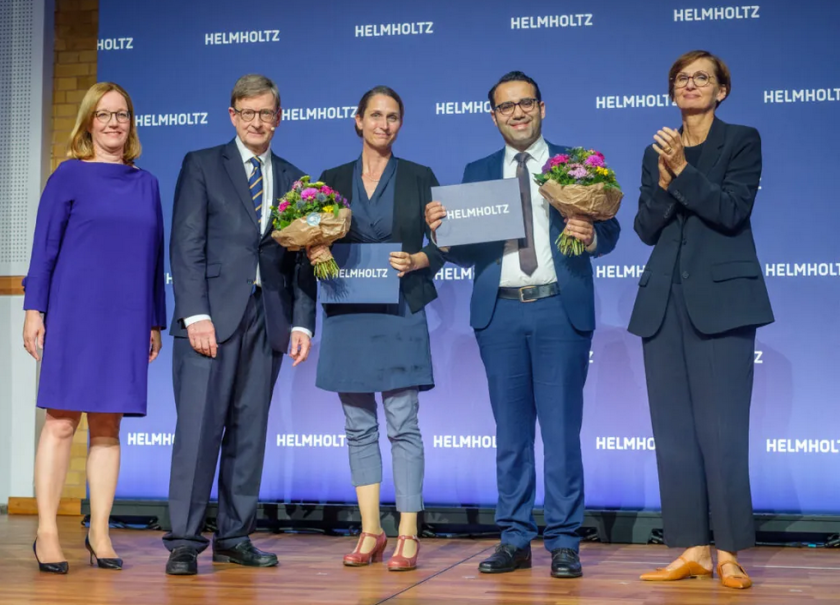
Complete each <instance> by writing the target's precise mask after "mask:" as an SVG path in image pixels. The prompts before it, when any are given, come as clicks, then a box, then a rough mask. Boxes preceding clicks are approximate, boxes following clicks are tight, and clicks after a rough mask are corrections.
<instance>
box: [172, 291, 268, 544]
mask: <svg viewBox="0 0 840 605" xmlns="http://www.w3.org/2000/svg"><path fill="white" fill-rule="evenodd" d="M281 360H282V354H280V353H277V352H275V351H273V350H272V349H271V346H270V345H269V344H268V335H267V333H266V328H265V312H264V309H263V304H262V295H261V293H260V290H259V288H258V289H257V291H256V292H255V293H254V294H253V295H252V296H251V298H250V300H249V301H248V306H247V308H246V310H245V314H244V316H243V317H242V322H241V323H240V325H239V326H238V327H237V329H236V331H235V332H234V334H233V336H231V338H230V339H228V340H226V341H225V342H224V343H222V344H220V345H219V348H218V352H217V355H216V358H215V359H211V358H210V357H205V356H204V355H201V354H199V353H197V352H196V351H195V350H193V348H192V347H191V346H190V341H189V339H187V338H176V339H175V345H174V350H173V364H172V371H173V378H174V384H175V406H176V408H177V412H178V421H177V424H176V427H175V444H174V447H173V449H172V474H171V478H170V482H169V518H170V521H171V523H172V530H171V531H170V532H169V533H168V534H166V535H165V536H164V538H163V540H164V544H165V545H166V547H167V548H168V549H169V550H172V549H173V548H176V547H178V546H192V547H194V548H196V549H198V550H199V551H202V550H204V549H205V548H207V544H208V540H207V539H206V538H204V537H203V536H202V535H201V529H202V527H203V525H204V514H205V511H206V508H207V503H208V500H209V499H210V490H211V489H212V487H213V478H214V476H215V473H216V461H217V460H219V449H220V447H221V464H220V468H219V513H218V517H217V518H216V524H217V531H216V535H215V536H214V543H215V547H216V548H230V547H232V546H234V545H236V544H237V543H239V542H243V541H245V540H247V539H248V535H249V534H250V533H252V532H253V531H254V529H255V527H256V514H257V499H258V497H259V493H260V481H261V478H262V468H263V459H264V456H265V440H266V429H267V424H268V408H269V404H270V403H271V394H272V391H273V390H274V384H275V382H276V381H277V375H278V373H279V372H280V362H281Z"/></svg>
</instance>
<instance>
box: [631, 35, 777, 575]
mask: <svg viewBox="0 0 840 605" xmlns="http://www.w3.org/2000/svg"><path fill="white" fill-rule="evenodd" d="M668 83H669V93H670V95H671V98H672V99H673V100H674V101H675V103H676V104H677V106H678V107H679V108H680V111H681V112H682V128H681V129H680V130H673V129H671V128H663V129H662V130H659V131H658V132H657V133H656V134H654V136H653V139H654V142H653V144H652V145H651V146H649V147H648V148H647V149H646V150H645V156H644V162H643V165H642V187H641V196H640V198H639V211H638V213H637V215H636V220H635V230H636V233H638V235H639V237H640V238H641V240H642V241H643V242H644V243H646V244H648V245H649V246H653V247H654V248H653V252H652V253H651V256H650V260H649V261H648V263H647V266H646V267H645V271H644V273H643V274H642V277H641V280H640V281H639V293H638V296H637V298H636V304H635V308H634V309H633V315H632V318H631V320H630V327H629V330H630V332H632V333H633V334H636V335H637V336H641V337H642V345H643V349H644V359H645V373H646V376H647V387H648V397H649V400H650V413H651V421H652V425H653V434H654V437H655V439H656V460H657V466H658V469H659V483H660V492H661V500H662V520H663V524H664V534H665V541H666V543H667V544H668V545H669V546H672V547H680V548H684V549H685V551H684V552H683V553H682V555H681V556H680V557H679V558H677V559H676V560H675V561H674V562H673V563H671V564H670V565H669V566H668V567H666V568H664V569H658V570H656V571H653V572H650V573H646V574H644V575H642V579H643V580H649V581H667V580H681V579H683V578H688V577H696V576H711V575H712V568H713V562H712V552H711V547H710V526H709V517H710V515H711V524H712V526H713V527H714V542H715V547H716V550H717V575H718V577H719V578H720V581H721V583H722V584H723V585H724V586H726V587H729V588H749V587H750V586H751V585H752V582H751V580H750V578H749V576H748V575H747V572H746V571H745V570H744V569H743V567H741V566H740V565H739V564H738V561H737V553H738V551H740V550H743V549H745V548H749V547H751V546H753V545H754V544H755V529H754V524H753V510H752V498H751V494H750V476H749V420H750V399H751V396H752V385H753V352H754V350H755V333H756V328H758V327H760V326H763V325H767V324H769V323H772V322H773V311H772V309H771V307H770V300H769V297H768V295H767V289H766V287H765V285H764V278H763V276H762V271H761V265H760V263H759V261H758V257H757V256H756V251H755V242H754V241H753V234H752V226H751V223H750V217H751V215H752V210H753V204H754V202H755V196H756V192H757V191H758V184H759V180H760V177H761V139H760V137H759V134H758V131H756V130H755V129H754V128H750V127H748V126H735V125H731V124H727V123H725V122H723V121H722V120H720V119H718V118H717V117H715V111H716V109H717V107H718V106H719V105H720V104H721V103H722V102H723V101H724V100H725V99H726V98H727V97H728V96H729V94H730V92H731V81H730V74H729V70H728V68H727V67H726V64H725V63H724V62H723V61H721V60H720V59H719V58H718V57H715V56H714V55H712V54H710V53H708V52H705V51H692V52H688V53H686V54H684V55H683V56H681V57H680V58H679V59H677V61H676V62H675V63H674V65H673V66H672V67H671V70H670V73H669V80H668Z"/></svg>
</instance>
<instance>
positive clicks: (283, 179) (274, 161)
mask: <svg viewBox="0 0 840 605" xmlns="http://www.w3.org/2000/svg"><path fill="white" fill-rule="evenodd" d="M271 171H272V173H273V176H274V191H273V195H274V199H273V200H264V201H263V203H266V202H267V203H269V204H271V207H272V208H274V207H276V206H277V200H279V199H280V198H281V197H283V196H284V195H286V193H287V192H288V191H289V189H291V188H292V183H291V179H290V178H289V175H288V173H287V172H286V163H285V162H283V160H281V159H280V158H279V157H278V156H277V154H276V153H274V152H271ZM273 230H274V227H273V226H272V225H271V218H270V217H269V219H268V225H267V226H266V228H265V233H263V234H262V237H263V239H264V240H265V239H269V238H271V232H272V231H273Z"/></svg>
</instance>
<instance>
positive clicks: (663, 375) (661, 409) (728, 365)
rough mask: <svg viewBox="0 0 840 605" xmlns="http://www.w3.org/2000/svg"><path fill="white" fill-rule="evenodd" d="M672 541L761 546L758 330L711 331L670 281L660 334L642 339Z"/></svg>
mask: <svg viewBox="0 0 840 605" xmlns="http://www.w3.org/2000/svg"><path fill="white" fill-rule="evenodd" d="M642 347H643V350H644V360H645V375H646V377H647V388H648V398H649V401H650V417H651V422H652V424H653V436H654V438H655V440H656V463H657V467H658V470H659V489H660V494H661V499H662V521H663V524H664V536H665V542H666V543H667V544H668V546H675V547H682V548H688V547H691V546H703V545H707V544H709V543H710V524H709V516H710V513H711V529H713V530H714V542H715V546H716V547H717V548H718V549H720V550H725V551H727V552H736V551H739V550H743V549H745V548H749V547H751V546H753V545H754V544H755V526H754V522H753V509H752V495H751V492H750V472H749V423H750V400H751V397H752V386H753V367H754V366H753V364H754V355H755V354H754V351H755V328H754V327H747V328H739V329H737V330H732V331H730V332H726V333H724V334H717V335H712V336H710V335H706V334H702V333H700V332H698V331H697V330H696V329H695V328H694V326H693V325H692V323H691V320H690V318H689V316H688V312H687V310H686V306H685V298H684V297H683V290H682V286H681V285H680V284H672V285H671V295H670V298H669V301H668V307H667V311H666V313H665V319H664V321H663V323H662V326H661V328H660V329H659V332H657V333H656V334H655V335H654V336H652V337H650V338H645V339H643V341H642Z"/></svg>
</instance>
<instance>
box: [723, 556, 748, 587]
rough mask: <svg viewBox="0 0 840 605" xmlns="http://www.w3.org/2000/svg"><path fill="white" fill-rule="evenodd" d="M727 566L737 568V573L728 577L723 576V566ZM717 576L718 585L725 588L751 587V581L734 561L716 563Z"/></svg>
mask: <svg viewBox="0 0 840 605" xmlns="http://www.w3.org/2000/svg"><path fill="white" fill-rule="evenodd" d="M727 564H729V565H734V566H735V567H737V568H738V571H737V572H735V573H732V574H729V575H723V573H722V570H723V566H724V565H727ZM739 572H740V573H739ZM717 575H718V577H719V578H720V583H721V584H723V585H724V586H726V587H727V588H737V589H744V588H749V587H750V586H752V580H751V579H750V577H749V576H748V575H747V572H746V571H744V568H743V567H741V566H740V565H739V564H738V563H736V562H735V561H725V562H723V563H718V566H717Z"/></svg>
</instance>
